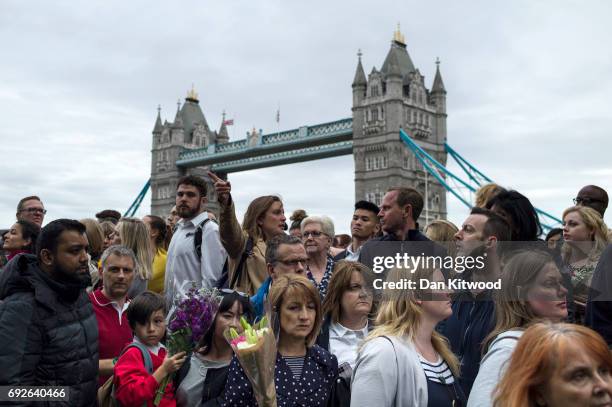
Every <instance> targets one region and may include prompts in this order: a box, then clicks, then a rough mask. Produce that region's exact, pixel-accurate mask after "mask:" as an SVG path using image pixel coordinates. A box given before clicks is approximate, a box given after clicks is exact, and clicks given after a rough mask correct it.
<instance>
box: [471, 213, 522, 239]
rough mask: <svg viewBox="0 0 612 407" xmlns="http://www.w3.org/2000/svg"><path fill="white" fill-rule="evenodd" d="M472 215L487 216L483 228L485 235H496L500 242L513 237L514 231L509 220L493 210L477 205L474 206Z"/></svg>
mask: <svg viewBox="0 0 612 407" xmlns="http://www.w3.org/2000/svg"><path fill="white" fill-rule="evenodd" d="M470 215H483V216H486V218H487V221H486V222H485V225H484V228H483V233H484V235H485V236H495V237H496V238H497V240H498V241H500V242H507V241H510V240H511V239H512V231H511V230H510V225H509V224H508V222H506V220H505V219H504V218H502V217H501V216H499V215H498V214H496V213H495V212H493V211H492V210H490V209H485V208H480V207H478V206H475V207H473V208H472V210H471V212H470Z"/></svg>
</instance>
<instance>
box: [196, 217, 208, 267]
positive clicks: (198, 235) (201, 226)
mask: <svg viewBox="0 0 612 407" xmlns="http://www.w3.org/2000/svg"><path fill="white" fill-rule="evenodd" d="M208 221H210V218H208V217H207V218H206V219H204V220H203V221H202V222H200V223H199V224H198V226H196V230H195V232H193V248H194V250H195V253H196V256H198V260H200V261H201V260H202V236H203V235H204V226H205V225H206V224H207V223H208Z"/></svg>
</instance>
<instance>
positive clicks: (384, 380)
mask: <svg viewBox="0 0 612 407" xmlns="http://www.w3.org/2000/svg"><path fill="white" fill-rule="evenodd" d="M373 406H376V407H403V406H414V407H427V379H426V377H425V371H424V370H423V367H422V366H421V362H420V361H419V357H418V354H417V351H416V349H415V348H414V345H413V344H412V342H411V341H408V340H406V339H403V338H399V337H396V336H392V337H387V336H385V337H378V338H375V339H372V340H370V341H368V342H366V344H365V345H364V347H363V349H362V350H361V352H359V355H358V356H357V362H356V365H355V371H354V373H353V380H352V383H351V407H373Z"/></svg>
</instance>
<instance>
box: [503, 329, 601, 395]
mask: <svg viewBox="0 0 612 407" xmlns="http://www.w3.org/2000/svg"><path fill="white" fill-rule="evenodd" d="M570 345H575V346H578V347H579V348H580V349H581V350H582V351H583V352H586V353H588V354H589V355H590V356H591V357H593V358H594V359H596V360H599V361H600V362H601V363H602V364H603V365H604V366H606V367H607V368H608V370H612V356H611V355H610V351H609V350H608V345H607V344H606V342H605V341H604V340H603V339H602V337H601V336H599V334H597V333H596V332H595V331H592V330H591V329H589V328H586V327H583V326H580V325H574V324H565V323H559V324H553V323H550V322H544V323H537V324H534V325H532V326H531V327H530V328H529V329H527V330H526V331H525V333H523V335H522V336H521V339H520V340H519V341H518V344H517V345H516V348H515V349H514V352H512V357H511V358H510V363H509V365H508V369H507V370H506V373H505V374H504V376H503V377H502V379H501V381H500V382H499V384H498V385H497V388H496V389H495V391H494V393H493V394H494V401H493V405H494V406H495V407H536V406H538V404H537V403H536V395H537V389H538V388H539V387H541V386H543V385H545V384H546V382H547V381H548V380H550V378H551V377H552V376H553V374H554V373H555V371H556V370H557V369H559V368H560V367H561V366H563V365H565V362H566V360H567V357H568V355H567V348H568V347H569V346H570Z"/></svg>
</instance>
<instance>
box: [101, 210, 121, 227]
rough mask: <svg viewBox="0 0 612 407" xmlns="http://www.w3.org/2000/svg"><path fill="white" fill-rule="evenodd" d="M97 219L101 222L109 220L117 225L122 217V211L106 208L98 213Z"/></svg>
mask: <svg viewBox="0 0 612 407" xmlns="http://www.w3.org/2000/svg"><path fill="white" fill-rule="evenodd" d="M96 219H98V221H99V222H104V221H109V222H112V223H114V224H115V225H116V224H117V222H119V219H121V213H120V212H118V211H116V210H114V209H104V210H103V211H100V212H98V213H96Z"/></svg>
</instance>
